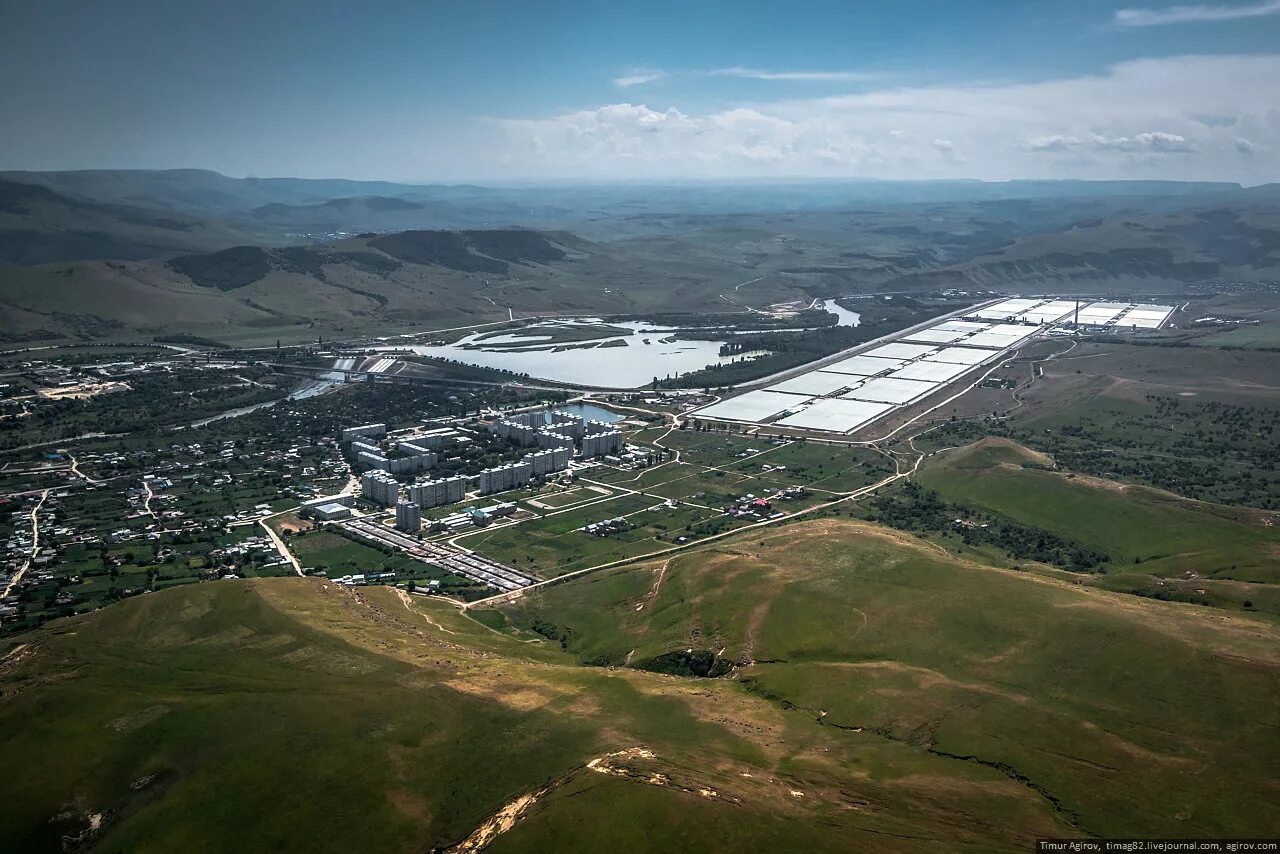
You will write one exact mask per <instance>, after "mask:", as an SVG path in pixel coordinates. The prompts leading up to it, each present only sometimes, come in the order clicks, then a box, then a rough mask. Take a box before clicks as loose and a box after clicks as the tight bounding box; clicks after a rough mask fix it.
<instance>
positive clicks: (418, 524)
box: [396, 499, 422, 534]
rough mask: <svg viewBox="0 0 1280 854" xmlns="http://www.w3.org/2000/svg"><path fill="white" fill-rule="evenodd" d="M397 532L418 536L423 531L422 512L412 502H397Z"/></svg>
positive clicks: (402, 500)
mask: <svg viewBox="0 0 1280 854" xmlns="http://www.w3.org/2000/svg"><path fill="white" fill-rule="evenodd" d="M396 530H397V531H403V532H404V533H406V534H416V533H418V531H420V530H422V510H421V509H419V507H418V505H417V504H415V503H413V502H412V501H405V500H404V499H401V500H399V501H397V502H396Z"/></svg>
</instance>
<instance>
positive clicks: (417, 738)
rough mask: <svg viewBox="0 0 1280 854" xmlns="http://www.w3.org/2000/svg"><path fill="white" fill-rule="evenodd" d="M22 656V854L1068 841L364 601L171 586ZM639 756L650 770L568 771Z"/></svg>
mask: <svg viewBox="0 0 1280 854" xmlns="http://www.w3.org/2000/svg"><path fill="white" fill-rule="evenodd" d="M25 640H26V642H27V644H28V646H27V647H24V648H22V649H21V650H19V651H18V652H17V653H15V654H14V655H13V656H11V657H10V658H8V659H7V660H6V661H5V664H4V671H5V672H4V674H3V681H2V682H0V689H2V690H3V697H4V699H3V702H0V732H3V733H4V734H5V735H4V737H3V741H2V742H0V750H3V752H4V755H5V757H6V767H7V769H8V770H9V772H10V773H8V774H6V775H5V776H4V779H3V780H2V781H0V797H2V798H3V800H4V802H5V804H6V809H5V811H4V812H3V814H0V833H3V835H4V838H5V839H6V840H7V841H8V842H9V844H11V845H13V846H15V848H18V849H21V850H28V851H40V850H56V848H57V847H58V837H59V836H60V835H75V834H76V833H78V832H80V831H82V830H83V829H84V828H85V827H87V826H88V823H89V821H90V816H93V815H100V816H101V817H102V821H103V830H102V832H101V835H100V836H101V838H100V839H99V844H101V845H104V846H106V847H107V848H109V849H111V850H130V851H139V850H174V849H177V848H182V849H185V850H226V849H227V848H229V847H244V846H246V845H247V846H248V847H249V848H253V849H258V848H268V847H289V848H298V849H304V850H320V851H339V850H353V849H355V848H362V849H366V850H406V851H408V850H423V849H425V848H429V847H431V846H433V845H445V844H450V843H456V842H458V841H459V840H461V839H463V838H464V837H466V836H467V835H468V834H469V833H470V832H471V831H472V829H474V828H475V827H477V826H478V825H480V823H481V822H482V821H483V820H484V819H485V818H486V816H488V815H490V814H492V813H493V812H494V811H495V810H497V809H498V808H499V807H500V806H501V805H502V804H504V803H506V802H508V801H510V800H511V799H513V798H515V797H517V796H519V795H521V794H525V793H528V792H531V791H533V790H535V789H538V788H540V787H542V786H544V785H547V784H553V785H559V786H561V787H562V788H557V789H555V790H554V791H552V792H551V794H550V795H548V796H547V797H546V798H545V799H544V800H543V801H541V802H540V805H539V807H538V808H537V809H536V810H535V813H536V814H535V815H534V816H531V824H530V825H529V828H530V830H529V832H530V833H540V834H553V835H554V834H560V837H559V838H561V839H563V838H564V836H563V834H565V833H572V834H573V835H574V837H575V839H576V840H577V841H578V844H577V846H576V847H577V850H602V849H604V848H607V847H613V846H614V845H615V843H617V842H618V841H619V838H620V836H630V835H631V834H632V833H633V832H634V828H635V827H636V825H635V824H634V823H632V822H627V823H625V824H619V823H618V821H617V818H618V817H619V816H624V817H625V816H634V817H636V820H637V821H643V824H642V825H641V826H644V827H645V829H646V830H645V836H646V839H647V841H648V843H649V844H650V845H651V846H653V847H654V848H655V849H663V850H671V849H672V847H674V846H677V845H681V846H690V847H693V848H695V849H702V850H706V849H709V848H714V847H717V846H718V845H720V844H721V842H722V840H723V837H722V836H721V833H722V831H724V830H725V828H726V824H727V823H730V824H732V830H733V833H734V834H736V837H737V838H739V839H742V840H762V841H763V840H768V839H771V838H772V839H780V838H785V837H796V838H804V839H805V840H806V842H808V843H809V844H811V846H812V847H813V848H814V849H818V850H837V849H842V848H846V847H847V846H848V845H850V844H859V845H861V846H862V847H863V848H865V849H866V850H900V849H901V847H902V839H903V838H906V839H915V840H952V839H957V838H958V839H962V840H967V841H968V842H970V843H975V842H979V841H981V842H983V843H984V845H986V846H988V847H991V848H994V849H1003V850H1017V849H1018V848H1019V847H1020V846H1022V845H1023V844H1024V843H1025V841H1026V840H1027V839H1030V838H1032V837H1033V836H1035V835H1037V834H1039V835H1046V834H1054V833H1061V832H1064V831H1065V830H1066V827H1065V826H1064V825H1063V823H1062V822H1061V820H1060V819H1058V818H1057V817H1055V816H1054V814H1053V812H1052V810H1051V809H1049V808H1048V807H1047V805H1046V804H1045V803H1044V802H1043V801H1042V799H1040V798H1038V797H1037V796H1035V794H1034V793H1032V792H1030V791H1028V790H1027V789H1026V788H1025V787H1023V786H1021V785H1018V784H1017V783H1015V782H1013V781H1010V780H1009V779H1007V778H1006V777H1005V776H1004V775H1003V774H1001V773H1000V772H998V771H996V770H994V769H990V768H984V767H982V766H979V765H976V764H973V763H964V762H955V761H953V760H947V759H942V758H939V757H935V756H931V755H929V754H927V753H923V752H921V751H918V750H916V749H914V748H912V747H910V746H908V745H904V744H900V743H896V742H894V741H893V740H890V739H884V738H879V737H872V736H869V737H863V738H858V739H853V738H849V737H848V736H846V735H845V734H844V733H841V732H840V731H839V730H836V729H833V728H830V727H823V726H820V725H819V724H818V723H816V722H815V721H814V720H812V719H811V718H809V717H808V716H803V715H795V714H790V713H787V712H784V711H783V710H781V709H779V708H777V707H776V706H775V705H774V704H772V703H770V702H767V701H766V700H764V699H762V698H760V697H757V696H754V695H752V694H750V693H748V692H744V691H742V690H741V688H740V687H739V686H737V685H735V684H734V683H732V682H729V681H725V680H719V681H714V682H705V681H690V680H681V679H676V678H673V677H663V676H658V675H655V674H647V673H640V672H637V671H631V670H624V671H607V670H601V669H596V668H582V667H579V666H578V665H577V664H576V662H575V661H574V660H573V659H572V658H571V657H570V656H568V655H565V654H564V653H562V652H561V651H560V650H559V649H558V648H555V647H554V646H553V645H550V644H546V643H541V642H535V643H526V642H521V641H519V640H515V639H512V638H509V637H506V636H504V635H501V634H498V633H495V632H493V631H491V630H489V629H487V628H484V627H483V626H481V625H480V624H479V623H476V622H474V621H472V620H470V619H468V618H466V617H463V616H462V615H460V614H459V613H458V612H457V611H456V610H454V609H453V608H452V607H451V606H448V605H444V604H441V603H437V602H419V601H415V602H414V608H413V609H412V610H410V609H408V608H406V607H405V605H404V604H403V603H402V602H400V601H399V600H398V599H397V598H396V597H395V594H394V593H393V592H392V591H390V590H386V589H371V590H368V591H362V592H358V593H349V592H343V591H340V590H338V589H337V588H335V587H333V586H332V585H329V586H327V587H326V586H325V585H324V584H323V583H322V582H317V581H309V580H307V581H304V580H300V579H278V580H270V581H247V582H219V583H215V584H205V585H194V586H189V587H185V588H178V589H174V590H170V591H166V592H164V593H158V594H153V595H151V596H146V597H139V598H137V599H133V600H130V601H128V602H125V603H122V604H121V605H119V606H115V607H112V608H110V609H108V610H105V611H101V612H98V613H96V614H94V615H91V616H88V617H85V618H80V619H78V620H75V621H73V622H70V623H61V624H56V625H54V624H51V625H50V626H48V627H46V628H45V629H44V630H42V631H40V632H38V633H36V634H34V635H32V636H30V637H29V638H27V639H25ZM637 745H644V746H646V747H648V748H649V749H650V750H651V751H653V753H654V756H653V757H651V758H642V757H637V758H634V759H621V760H618V759H615V760H611V761H610V764H607V765H606V766H604V767H605V768H607V769H608V770H609V773H607V774H605V773H597V772H595V771H591V770H583V769H584V768H585V766H586V763H587V762H589V761H590V760H591V759H592V758H597V757H600V756H603V755H605V754H607V753H612V752H616V751H620V750H625V749H627V748H631V747H635V746H637ZM655 774H660V775H662V776H661V777H654V776H653V775H655ZM602 786H603V787H607V788H605V789H599V790H598V789H597V787H602ZM578 789H582V790H584V791H585V796H584V797H582V798H569V797H567V796H566V795H565V794H564V793H565V792H569V791H576V790H578ZM793 791H796V792H804V795H803V796H800V795H793V794H791V793H792V792H793ZM592 803H595V804H603V805H607V806H605V807H604V808H603V810H602V809H598V808H595V807H592V806H590V805H591V804H592ZM584 805H585V806H584ZM575 814H576V815H577V816H579V818H578V819H575V820H574V822H577V823H574V822H570V823H569V824H568V825H566V824H565V821H567V820H568V819H567V818H566V817H572V816H573V815H575ZM522 839H524V840H525V841H526V842H527V840H528V837H520V836H512V837H511V839H510V840H509V842H510V844H512V845H518V844H521V840H522ZM632 841H633V842H634V840H632ZM918 847H926V848H927V847H937V848H941V847H942V846H941V845H936V846H929V845H924V844H923V843H922V844H921V845H920V846H918Z"/></svg>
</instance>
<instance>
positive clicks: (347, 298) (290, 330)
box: [0, 229, 786, 344]
mask: <svg viewBox="0 0 1280 854" xmlns="http://www.w3.org/2000/svg"><path fill="white" fill-rule="evenodd" d="M741 276H742V271H741V269H740V268H738V267H737V266H736V265H734V264H732V263H727V262H724V261H721V260H719V259H717V258H715V257H707V256H699V255H696V254H693V255H691V257H690V254H686V255H685V256H684V257H682V256H681V255H679V254H674V255H673V254H672V253H669V252H666V251H664V250H663V249H662V248H649V247H611V246H607V245H604V244H598V243H594V242H591V241H586V240H583V239H581V238H579V237H577V236H575V235H573V234H570V233H567V232H535V231H526V230H510V229H508V230H503V229H496V230H494V229H491V230H470V231H459V232H450V231H409V232H398V233H393V234H385V235H377V234H364V235H361V236H358V237H352V238H348V239H344V240H340V241H336V242H333V243H327V244H314V245H309V246H293V247H277V248H266V247H262V246H234V247H231V248H228V249H223V250H220V251H217V252H209V253H199V254H192V255H180V256H176V257H173V258H169V259H167V260H165V259H157V260H147V261H137V262H117V261H109V262H108V261H92V262H86V263H72V264H50V265H43V266H33V267H24V268H14V269H10V270H6V271H3V272H0V304H2V305H4V306H5V311H4V314H3V318H2V319H0V333H3V334H5V335H8V336H10V337H16V338H23V339H27V340H32V339H35V338H56V337H75V336H81V335H83V336H88V337H90V338H103V337H115V338H120V337H135V338H136V337H137V336H145V337H149V336H152V335H156V334H161V333H167V332H187V333H191V334H196V335H201V336H204V337H208V338H213V339H217V340H222V341H227V342H234V343H241V344H253V343H259V344H261V343H270V342H272V341H275V340H277V339H283V340H289V341H297V340H310V339H314V338H315V336H316V335H317V334H323V335H325V336H326V337H333V336H339V337H358V336H364V335H383V334H387V333H388V332H393V331H409V330H412V329H421V328H422V327H423V326H424V325H427V326H428V328H430V326H457V325H465V324H468V323H478V322H485V321H493V320H505V319H507V317H508V316H509V314H508V312H509V311H511V312H518V313H522V314H524V315H526V316H527V315H530V314H556V313H573V312H577V313H582V312H600V313H609V314H615V313H635V312H654V311H688V310H707V309H716V310H724V309H726V308H730V307H729V306H728V305H727V304H726V303H724V302H723V301H721V300H720V299H719V296H718V295H719V294H720V293H721V292H722V291H724V290H728V289H729V288H730V287H731V286H732V285H733V284H734V283H736V282H738V281H741ZM782 287H783V288H785V285H782ZM780 292H782V293H785V292H786V291H785V290H782V291H780Z"/></svg>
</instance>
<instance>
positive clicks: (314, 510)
mask: <svg viewBox="0 0 1280 854" xmlns="http://www.w3.org/2000/svg"><path fill="white" fill-rule="evenodd" d="M303 513H305V514H306V515H308V516H310V517H311V518H313V519H318V520H320V521H321V522H334V521H337V520H338V519H350V518H351V515H352V511H351V508H350V507H349V506H347V505H346V504H342V503H340V502H338V501H334V500H333V499H332V498H329V499H326V500H325V501H324V502H323V503H320V504H315V503H312V504H308V505H306V506H304V507H303Z"/></svg>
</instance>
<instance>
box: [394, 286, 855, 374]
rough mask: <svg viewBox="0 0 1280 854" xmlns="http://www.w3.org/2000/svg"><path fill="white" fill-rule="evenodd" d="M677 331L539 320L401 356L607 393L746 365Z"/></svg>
mask: <svg viewBox="0 0 1280 854" xmlns="http://www.w3.org/2000/svg"><path fill="white" fill-rule="evenodd" d="M814 307H815V308H821V309H822V310H824V311H827V312H830V313H831V314H834V315H836V318H837V324H838V325H840V326H856V325H857V324H858V319H859V318H858V313H857V312H854V311H849V310H848V309H845V308H842V307H840V306H838V305H836V303H835V301H834V300H826V301H819V302H818V303H816V304H815V306H814ZM592 327H596V328H597V330H598V331H597V333H596V335H595V336H591V335H589V334H588V336H587V338H586V339H585V340H584V339H583V338H582V337H581V335H582V333H583V330H587V332H588V333H589V331H590V329H591V328H592ZM677 331H679V330H677V329H674V328H671V327H663V326H660V325H657V324H654V323H650V322H646V321H607V322H606V321H604V320H602V319H600V318H574V319H563V320H543V321H537V322H534V323H530V324H528V325H526V326H524V327H522V328H520V329H517V330H509V331H505V332H503V333H502V334H500V335H495V334H493V333H492V332H475V333H472V334H470V335H467V336H465V337H463V338H461V339H459V340H458V341H456V342H454V343H452V344H416V345H412V346H410V347H408V348H404V347H399V348H396V349H409V350H412V351H413V352H414V353H417V354H418V355H421V356H431V357H434V358H439V359H449V360H451V361H456V362H463V363H465V364H469V365H479V366H481V367H485V368H497V369H500V370H506V371H511V372H513V373H516V374H526V375H528V376H529V377H532V378H536V379H546V380H554V381H556V382H562V383H569V384H573V385H583V386H599V387H606V388H640V387H642V386H646V385H649V384H650V383H651V382H653V380H654V378H655V377H656V378H658V379H666V378H668V377H675V376H679V375H680V374H687V373H691V372H693V371H698V370H701V369H703V368H705V367H707V366H709V365H717V364H727V363H729V362H733V361H735V360H737V359H741V358H743V357H742V356H741V355H733V356H721V355H720V347H721V345H722V344H724V343H725V342H724V340H711V341H684V340H678V339H676V338H675V337H674V335H673V333H675V332H677ZM797 331H798V330H797ZM571 339H573V340H571ZM557 341H559V342H560V343H559V344H556V343H554V342H557Z"/></svg>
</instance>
